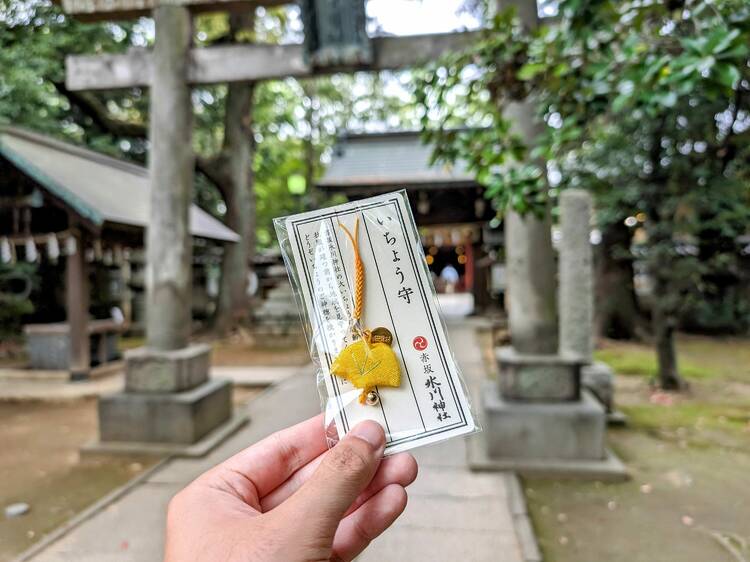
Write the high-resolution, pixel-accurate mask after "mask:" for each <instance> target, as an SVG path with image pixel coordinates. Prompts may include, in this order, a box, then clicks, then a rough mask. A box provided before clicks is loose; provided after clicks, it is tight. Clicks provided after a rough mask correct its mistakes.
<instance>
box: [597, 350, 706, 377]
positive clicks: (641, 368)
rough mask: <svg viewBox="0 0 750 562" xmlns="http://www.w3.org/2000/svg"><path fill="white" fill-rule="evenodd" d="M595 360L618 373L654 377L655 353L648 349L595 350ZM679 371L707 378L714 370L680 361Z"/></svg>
mask: <svg viewBox="0 0 750 562" xmlns="http://www.w3.org/2000/svg"><path fill="white" fill-rule="evenodd" d="M594 357H595V358H596V359H597V361H603V362H604V363H606V364H607V365H609V366H610V367H612V369H614V371H615V372H616V373H618V374H620V375H638V376H644V377H649V378H656V374H657V372H658V364H657V361H656V354H655V353H654V352H653V351H651V350H648V349H639V348H635V349H622V348H620V347H615V348H606V349H600V350H597V351H596V352H595V353H594ZM679 368H680V373H681V374H682V376H684V377H685V378H687V379H708V378H711V377H713V376H714V375H715V371H714V370H712V369H710V368H707V367H703V366H701V365H696V364H695V363H693V362H692V361H689V360H688V361H685V360H683V361H681V362H680V365H679Z"/></svg>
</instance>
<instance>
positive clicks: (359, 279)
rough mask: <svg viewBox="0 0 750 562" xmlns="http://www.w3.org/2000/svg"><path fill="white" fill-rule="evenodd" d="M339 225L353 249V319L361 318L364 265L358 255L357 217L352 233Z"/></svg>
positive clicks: (363, 295) (363, 301)
mask: <svg viewBox="0 0 750 562" xmlns="http://www.w3.org/2000/svg"><path fill="white" fill-rule="evenodd" d="M339 226H340V227H341V228H342V230H343V231H344V232H345V233H346V235H347V236H348V237H349V240H350V241H351V243H352V249H353V250H354V314H353V316H354V320H360V319H361V318H362V308H363V307H364V304H365V299H364V297H365V266H364V265H363V264H362V258H361V257H360V255H359V217H357V220H356V221H355V223H354V234H353V235H352V233H351V232H349V229H348V228H346V227H345V226H344V225H343V224H342V223H341V222H339Z"/></svg>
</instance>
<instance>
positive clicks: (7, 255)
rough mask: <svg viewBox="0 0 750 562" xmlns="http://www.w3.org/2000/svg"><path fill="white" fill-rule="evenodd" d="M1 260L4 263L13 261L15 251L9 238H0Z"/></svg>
mask: <svg viewBox="0 0 750 562" xmlns="http://www.w3.org/2000/svg"><path fill="white" fill-rule="evenodd" d="M0 260H1V261H2V262H3V263H11V262H12V260H13V252H11V250H10V241H9V240H8V239H7V238H1V239H0Z"/></svg>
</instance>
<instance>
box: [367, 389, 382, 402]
mask: <svg viewBox="0 0 750 562" xmlns="http://www.w3.org/2000/svg"><path fill="white" fill-rule="evenodd" d="M378 402H380V396H378V393H377V392H375V391H374V390H371V391H370V392H368V393H367V397H366V398H365V403H366V404H367V405H368V406H375V405H376V404H377V403H378Z"/></svg>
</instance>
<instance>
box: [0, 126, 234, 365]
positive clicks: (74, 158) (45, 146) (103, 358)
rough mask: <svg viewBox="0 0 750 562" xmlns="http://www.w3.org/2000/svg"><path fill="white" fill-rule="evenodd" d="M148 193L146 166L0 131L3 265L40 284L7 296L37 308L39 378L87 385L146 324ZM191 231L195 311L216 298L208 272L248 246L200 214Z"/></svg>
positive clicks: (33, 326) (34, 349)
mask: <svg viewBox="0 0 750 562" xmlns="http://www.w3.org/2000/svg"><path fill="white" fill-rule="evenodd" d="M149 189H150V187H149V178H148V171H147V170H146V169H145V168H143V167H141V166H138V165H136V164H132V163H129V162H125V161H123V160H119V159H116V158H112V157H110V156H106V155H104V154H100V153H98V152H94V151H91V150H87V149H84V148H81V147H78V146H74V145H71V144H68V143H65V142H61V141H58V140H54V139H52V138H49V137H47V136H44V135H40V134H37V133H32V132H29V131H26V130H23V129H18V128H14V127H7V126H0V264H5V265H12V264H14V263H16V262H28V263H29V264H31V265H32V266H33V275H32V277H35V278H36V279H37V280H36V281H35V282H34V283H32V281H31V278H30V277H29V276H24V275H21V274H18V275H17V277H18V278H17V279H15V281H16V282H15V283H13V284H12V285H13V286H11V287H0V293H1V292H6V293H7V292H20V293H24V292H26V293H27V296H29V297H30V298H31V301H32V302H33V304H34V312H33V313H32V314H31V315H29V316H28V317H24V318H25V320H26V321H30V323H27V324H26V326H25V330H24V331H25V333H26V339H27V343H28V347H29V355H30V365H29V366H30V367H31V368H32V369H42V370H45V371H58V372H60V373H67V374H68V375H69V376H70V377H71V378H74V379H75V378H86V377H88V376H89V375H90V374H91V373H92V369H94V368H97V369H99V368H100V367H103V366H105V365H106V364H107V363H108V362H110V361H112V360H113V359H115V358H116V357H117V355H118V354H117V346H116V343H117V336H118V334H119V333H121V332H122V331H123V330H124V329H126V328H127V327H128V326H132V325H133V324H134V323H135V324H137V323H140V322H142V319H143V317H144V315H145V310H144V309H145V307H146V305H145V302H144V300H145V299H144V285H145V272H144V263H143V261H144V260H143V245H144V233H145V228H146V226H147V224H148V221H149V207H150V202H149V201H150V198H149ZM189 223H190V224H189V229H190V234H191V235H192V240H193V285H194V287H195V289H196V290H195V291H194V295H193V307H194V311H195V309H196V307H200V306H205V304H206V300H207V299H209V298H210V295H209V293H211V292H212V291H211V290H209V287H208V285H210V283H208V282H207V277H206V272H207V267H206V264H210V263H215V264H218V263H220V260H221V253H222V245H223V244H226V243H233V242H235V241H237V240H238V239H239V237H238V235H237V234H236V233H234V232H233V231H232V230H230V229H229V228H227V227H226V226H225V225H224V224H222V223H221V222H220V221H219V220H217V219H216V218H214V217H212V216H211V215H209V214H208V213H206V212H205V211H203V210H201V209H200V208H198V207H197V206H196V205H192V206H191V208H190V220H189ZM217 267H218V266H217ZM26 269H29V268H26ZM32 285H34V286H35V287H34V288H33V289H32Z"/></svg>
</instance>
